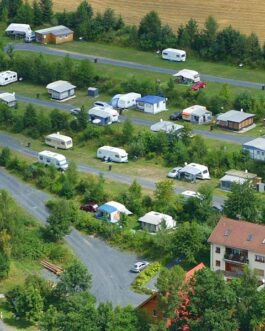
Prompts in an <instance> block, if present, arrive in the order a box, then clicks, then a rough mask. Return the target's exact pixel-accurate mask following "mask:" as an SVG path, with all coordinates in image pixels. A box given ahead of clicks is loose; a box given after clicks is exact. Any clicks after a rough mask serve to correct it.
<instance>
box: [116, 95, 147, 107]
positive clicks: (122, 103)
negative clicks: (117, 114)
mask: <svg viewBox="0 0 265 331" xmlns="http://www.w3.org/2000/svg"><path fill="white" fill-rule="evenodd" d="M139 98H141V94H139V93H134V92H131V93H127V94H116V95H115V96H114V97H113V98H112V99H111V105H112V107H113V108H118V109H126V108H132V107H134V106H136V100H137V99H139Z"/></svg>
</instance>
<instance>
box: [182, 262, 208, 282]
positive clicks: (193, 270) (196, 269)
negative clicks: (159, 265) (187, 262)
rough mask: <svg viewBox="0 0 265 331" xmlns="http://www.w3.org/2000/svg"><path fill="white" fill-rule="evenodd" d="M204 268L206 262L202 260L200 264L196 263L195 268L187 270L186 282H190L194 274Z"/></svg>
mask: <svg viewBox="0 0 265 331" xmlns="http://www.w3.org/2000/svg"><path fill="white" fill-rule="evenodd" d="M203 268H205V265H204V263H202V262H201V263H200V264H198V265H196V267H194V268H192V269H190V270H189V271H188V272H186V275H185V283H186V282H188V281H189V280H190V279H191V278H192V277H193V276H194V274H195V272H197V271H199V270H201V269H203Z"/></svg>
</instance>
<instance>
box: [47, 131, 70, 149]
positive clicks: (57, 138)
mask: <svg viewBox="0 0 265 331" xmlns="http://www.w3.org/2000/svg"><path fill="white" fill-rule="evenodd" d="M45 144H46V145H49V146H52V147H55V148H61V149H69V148H72V147H73V141H72V138H71V137H68V136H64V135H62V134H60V132H57V133H52V134H49V135H48V136H46V137H45Z"/></svg>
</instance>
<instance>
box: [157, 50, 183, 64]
mask: <svg viewBox="0 0 265 331" xmlns="http://www.w3.org/2000/svg"><path fill="white" fill-rule="evenodd" d="M162 59H164V60H169V61H176V62H185V61H186V52H185V51H183V50H182V49H175V48H166V49H164V50H163V51H162Z"/></svg>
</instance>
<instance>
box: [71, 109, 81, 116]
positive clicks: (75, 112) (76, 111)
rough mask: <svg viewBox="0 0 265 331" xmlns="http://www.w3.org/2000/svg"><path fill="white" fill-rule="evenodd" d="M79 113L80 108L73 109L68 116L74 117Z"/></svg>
mask: <svg viewBox="0 0 265 331" xmlns="http://www.w3.org/2000/svg"><path fill="white" fill-rule="evenodd" d="M80 111H81V108H73V109H71V110H70V114H72V115H74V116H76V115H78V114H79V113H80Z"/></svg>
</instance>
